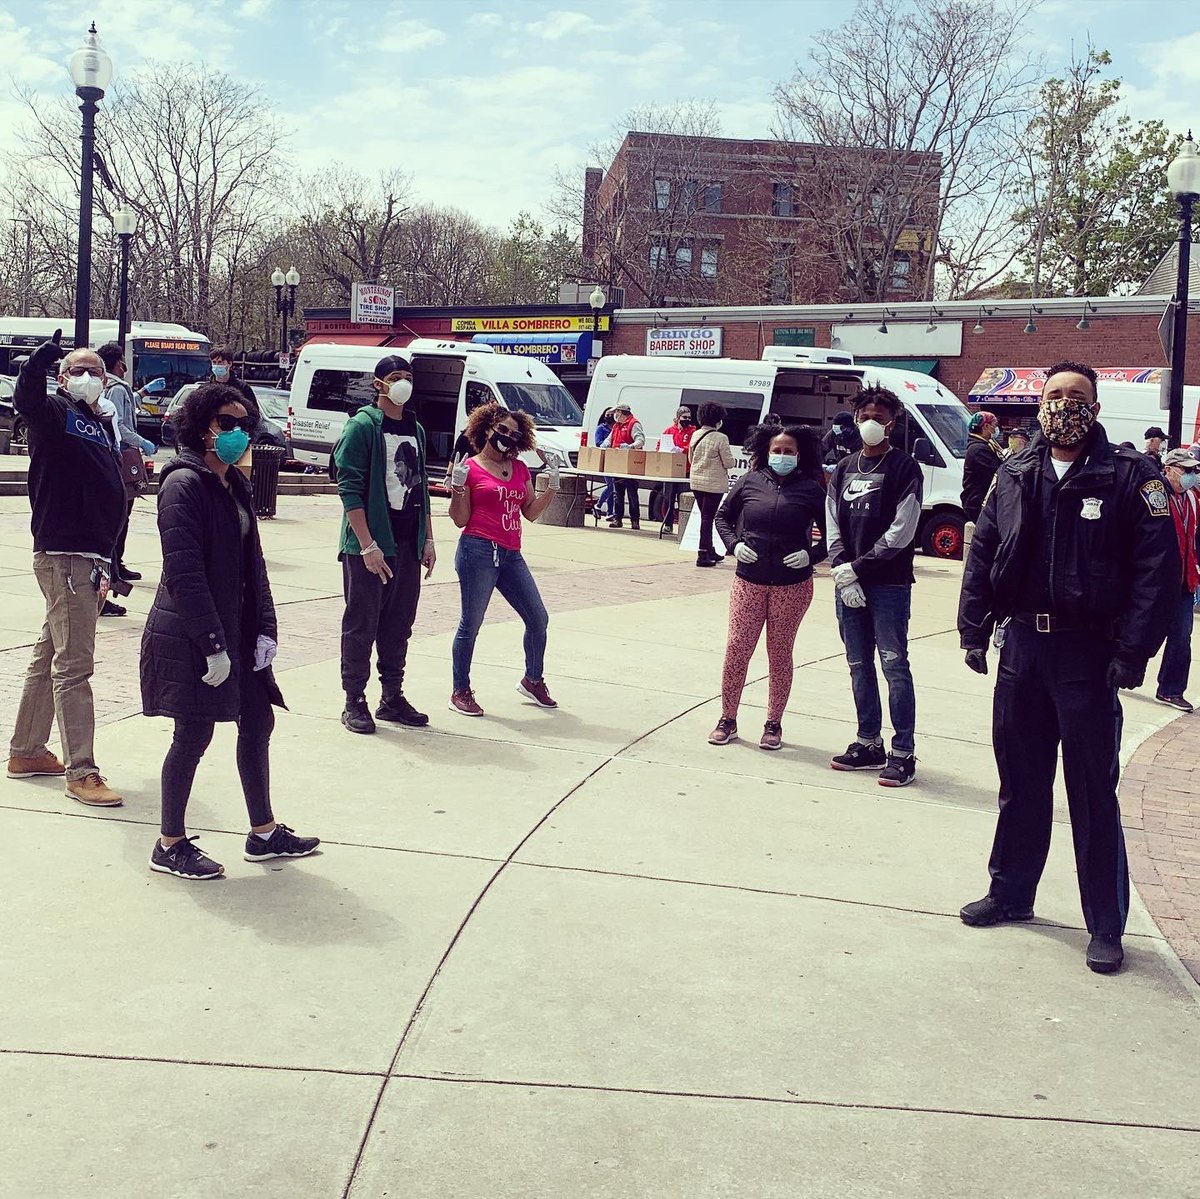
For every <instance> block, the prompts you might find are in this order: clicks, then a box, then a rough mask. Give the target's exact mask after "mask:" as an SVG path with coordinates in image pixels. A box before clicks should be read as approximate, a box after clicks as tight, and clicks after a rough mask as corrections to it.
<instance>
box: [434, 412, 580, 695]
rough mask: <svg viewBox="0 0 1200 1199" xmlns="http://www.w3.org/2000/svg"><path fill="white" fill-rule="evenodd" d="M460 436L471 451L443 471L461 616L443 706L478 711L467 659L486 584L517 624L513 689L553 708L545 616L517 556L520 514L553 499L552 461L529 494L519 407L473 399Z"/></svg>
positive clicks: (530, 433) (529, 444)
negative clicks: (545, 670) (519, 668)
mask: <svg viewBox="0 0 1200 1199" xmlns="http://www.w3.org/2000/svg"><path fill="white" fill-rule="evenodd" d="M465 436H466V438H467V441H468V442H470V444H471V447H472V448H473V449H474V450H475V456H474V457H473V458H467V457H466V455H459V457H458V458H456V459H455V461H454V464H453V466H452V468H451V471H450V519H451V520H452V521H454V523H455V524H456V525H457V526H458V527H459V528H460V529H462V531H463V533H462V536H461V537H460V538H459V541H458V549H457V551H456V552H455V555H454V569H455V570H456V571H457V572H458V586H459V590H460V592H461V594H462V617H461V618H460V620H459V622H458V631H457V632H456V633H455V634H454V646H453V650H452V654H451V656H452V659H453V668H454V690H453V691H452V693H451V695H450V705H449V706H450V710H451V711H452V712H458V713H460V714H461V715H463V716H482V715H483V709H482V708H481V707H480V706H479V704H478V703H477V702H476V700H475V692H474V691H473V690H472V688H471V659H472V658H473V657H474V654H475V639H476V638H477V637H478V636H479V630H480V628H481V627H482V625H483V617H484V614H485V613H486V612H487V606H488V602H489V601H490V600H491V598H492V592H493V591H499V592H500V594H501V595H502V596H504V598H505V599H506V600H507V601H508V603H509V604H510V605H511V607H512V609H513V610H514V611H515V612H516V614H517V615H518V616H519V617H520V618H521V620H522V621H523V622H524V624H525V675H524V677H523V678H522V679H521V681H520V682H519V683H518V684H517V691H518V692H519V693H520V694H521V695H523V696H525V698H526V699H530V700H532V701H533V702H534V703H535V704H538V705H539V706H540V707H543V708H556V707H558V705H557V704H556V703H555V702H554V700H552V699H551V698H550V692H549V691H548V690H547V689H546V680H545V679H544V678H543V677H542V663H543V660H544V658H545V655H546V625H547V622H548V619H549V618H548V617H547V615H546V607H545V605H544V604H543V603H542V597H541V595H540V594H539V593H538V589H537V584H536V583H535V582H534V581H533V575H532V574H531V573H530V570H529V566H528V564H527V563H526V561H525V559H524V558H523V557H522V556H521V518H522V517H524V518H525V519H526V520H536V519H537V518H538V516H540V515H541V513H542V512H543V511H544V510H545V508H546V507H547V505H549V504H550V502H551V501H552V500H553V499H554V495H555V493H556V492H557V491H558V466H557V464H556V463H554V462H549V463H547V471H548V473H549V480H548V482H549V486H548V487H547V489H546V491H545V492H544V493H543V494H542V495H540V496H535V494H534V489H533V477H532V475H530V473H529V468H528V467H527V466H526V465H525V463H523V462H522V461H521V460H520V458H519V455H520V454H521V453H523V452H524V451H526V450H532V449H535V448H536V439H535V437H534V426H533V419H532V417H530V416H529V414H528V413H525V412H509V410H508V409H507V408H504V407H502V406H501V405H500V404H496V403H492V404H484V405H481V406H480V407H478V408H476V409H475V411H474V412H472V413H471V416H470V419H469V420H468V421H467V427H466V431H465ZM543 461H544V459H543Z"/></svg>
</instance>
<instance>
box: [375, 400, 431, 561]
mask: <svg viewBox="0 0 1200 1199" xmlns="http://www.w3.org/2000/svg"><path fill="white" fill-rule="evenodd" d="M383 445H384V449H385V450H386V452H387V470H386V473H385V475H384V482H385V484H386V485H387V498H388V510H389V515H390V516H391V518H392V533H393V535H394V536H395V538H396V544H397V545H399V544H400V543H401V542H402V541H404V542H409V541H415V539H416V535H417V521H418V520H419V519H420V516H421V511H422V501H421V468H420V459H419V457H418V454H417V422H416V420H415V418H414V417H412V416H411V415H410V414H409V413H407V412H406V413H405V414H404V415H403V416H402V417H401V418H400V419H399V420H394V419H393V418H392V417H390V416H385V417H384V418H383Z"/></svg>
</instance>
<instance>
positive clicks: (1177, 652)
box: [1158, 590, 1196, 695]
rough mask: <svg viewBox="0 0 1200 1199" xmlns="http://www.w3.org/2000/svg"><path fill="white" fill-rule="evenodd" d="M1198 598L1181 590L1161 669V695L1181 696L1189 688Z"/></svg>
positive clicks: (1159, 677)
mask: <svg viewBox="0 0 1200 1199" xmlns="http://www.w3.org/2000/svg"><path fill="white" fill-rule="evenodd" d="M1195 602H1196V600H1195V596H1194V595H1193V593H1192V592H1190V591H1182V590H1181V591H1180V593H1179V598H1178V599H1177V600H1176V601H1175V615H1174V619H1173V620H1172V621H1171V627H1170V628H1169V629H1168V630H1167V644H1166V645H1165V646H1164V647H1163V656H1162V663H1161V665H1160V666H1159V668H1158V693H1159V695H1182V694H1183V693H1184V691H1185V690H1186V689H1187V685H1188V674H1189V673H1190V672H1191V669H1192V612H1193V607H1194V604H1195Z"/></svg>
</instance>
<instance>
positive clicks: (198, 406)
mask: <svg viewBox="0 0 1200 1199" xmlns="http://www.w3.org/2000/svg"><path fill="white" fill-rule="evenodd" d="M253 423H254V418H253V416H252V415H251V414H249V413H248V412H247V409H246V405H245V404H244V403H243V401H242V397H241V394H240V393H239V392H238V391H237V390H236V389H235V388H232V387H228V386H226V385H224V384H220V383H206V384H203V385H202V386H200V387H198V388H197V389H196V390H195V391H194V392H193V393H192V394H191V395H190V396H188V398H187V399H186V400H185V401H184V403H183V405H182V407H181V408H180V410H179V413H178V415H177V416H176V417H175V428H176V430H177V434H178V439H179V447H180V452H179V456H178V457H176V458H174V459H172V461H171V462H169V463H168V464H167V465H166V467H164V468H163V472H162V476H161V482H160V483H159V489H158V530H159V535H160V537H161V538H162V551H163V573H162V583H161V584H160V585H159V588H158V593H157V595H155V597H154V605H153V607H152V608H151V610H150V616H149V619H148V620H147V621H146V630H145V632H144V633H143V634H142V661H141V679H142V711H143V712H144V713H145V714H146V715H147V716H170V717H172V718H173V719H174V721H175V733H174V737H173V738H172V741H171V747H170V749H169V750H168V751H167V756H166V758H165V759H164V761H163V767H162V828H161V833H162V835H161V837H160V838H159V839H158V840H157V841H155V843H154V851H153V853H152V855H151V857H150V869H151V870H156V871H158V872H159V873H160V874H174V875H176V876H178V877H179V878H187V879H209V878H218V877H220V876H221V875H222V874H224V873H225V868H224V867H223V866H222V865H221V864H220V863H219V862H214V861H213V860H212V859H211V858H209V857H208V856H207V855H206V854H204V853H202V852H201V851H200V850H199V849H198V848H197V846H196V843H195V838H194V837H188V836H187V834H186V830H185V827H184V816H185V813H186V811H187V803H188V799H189V797H190V795H191V790H192V782H193V780H194V779H195V777H196V768H197V767H198V766H199V764H200V759H201V758H202V757H203V756H204V752H205V750H206V749H208V746H209V743H210V742H211V741H212V735H213V728H214V726H215V724H216V722H217V721H219V720H220V721H228V720H234V721H237V725H238V738H237V765H238V774H239V776H240V777H241V782H242V791H243V792H244V794H245V797H246V808H247V811H248V812H249V814H250V826H251V827H250V832H249V834H248V835H247V837H246V850H245V854H244V857H245V858H246V860H247V861H250V862H259V861H267V860H269V859H272V858H295V857H303V856H305V855H306V854H310V853H312V852H313V850H315V849H316V848H317V845H318V844H319V841H318V839H317V838H316V837H297V836H296V835H295V834H294V833H293V832H292V830H291V829H289V828H288V827H287V826H286V825H283V824H277V823H276V821H275V818H274V815H273V814H272V811H271V794H270V790H271V788H270V765H269V760H268V757H269V746H270V739H271V732H272V730H273V729H274V727H275V716H274V713H273V712H272V710H271V709H272V705H277V706H279V707H283V706H284V704H283V696H282V695H281V694H280V693H279V688H278V687H277V686H276V683H275V677H274V675H273V673H272V671H271V662H272V660H273V659H274V657H275V650H276V642H277V631H276V623H275V605H274V602H273V601H272V599H271V586H270V583H269V582H268V581H267V567H266V562H265V561H264V559H263V552H262V545H261V543H260V542H259V539H258V524H257V522H256V520H255V518H254V504H253V501H252V499H251V494H250V487H249V485H248V484H247V482H246V480H245V478H244V477H243V476H242V473H241V472H240V471H239V470H237V469H236V468H235V467H233V465H232V464H233V463H235V462H237V461H238V459H239V458H240V457H241V456H242V454H243V453H244V452H245V450H246V446H247V444H248V441H249V434H250V433H251V432H252V426H253Z"/></svg>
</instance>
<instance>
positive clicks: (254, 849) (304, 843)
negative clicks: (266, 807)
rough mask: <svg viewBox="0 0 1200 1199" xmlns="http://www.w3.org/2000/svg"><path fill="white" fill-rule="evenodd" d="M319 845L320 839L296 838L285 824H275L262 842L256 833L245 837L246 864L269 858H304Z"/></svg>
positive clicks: (243, 855)
mask: <svg viewBox="0 0 1200 1199" xmlns="http://www.w3.org/2000/svg"><path fill="white" fill-rule="evenodd" d="M320 844H321V838H320V837H297V836H296V834H295V833H293V832H292V830H291V829H290V828H288V826H287V825H286V824H277V825H276V826H275V831H274V832H273V833H272V834H271V836H270V837H269V838H268V839H267V840H266V841H264V840H263V839H262V838H261V837H260V836H259V835H258V834H257V833H248V834H247V836H246V852H245V853H244V854H242V857H244V858H245V859H246V861H247V862H266V861H269V860H270V859H271V858H306V857H308V855H309V854H310V853H312V852H314V850H316V848H317V846H318V845H320Z"/></svg>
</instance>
